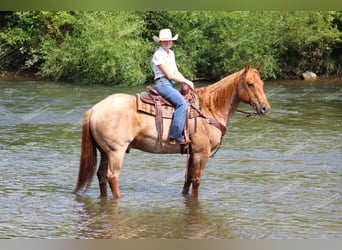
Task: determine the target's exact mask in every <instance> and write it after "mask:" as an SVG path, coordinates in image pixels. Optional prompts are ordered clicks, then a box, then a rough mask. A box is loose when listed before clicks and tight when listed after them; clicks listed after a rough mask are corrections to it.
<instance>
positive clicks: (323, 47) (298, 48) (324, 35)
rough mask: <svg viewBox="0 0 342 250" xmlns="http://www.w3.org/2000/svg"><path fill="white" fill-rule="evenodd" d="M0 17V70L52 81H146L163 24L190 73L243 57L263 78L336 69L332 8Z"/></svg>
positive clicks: (227, 67) (218, 71)
mask: <svg viewBox="0 0 342 250" xmlns="http://www.w3.org/2000/svg"><path fill="white" fill-rule="evenodd" d="M0 23H1V27H0V70H4V69H7V70H29V71H32V72H35V73H37V74H39V75H41V76H42V77H44V78H50V79H54V80H66V81H72V82H82V83H89V84H90V83H100V84H113V85H114V84H115V85H131V86H132V85H141V84H144V83H146V82H149V81H151V80H152V71H151V68H150V60H151V56H152V54H153V52H154V50H155V49H156V47H157V46H156V45H155V44H154V42H153V40H152V36H153V35H158V32H159V30H160V29H162V28H170V29H171V30H172V32H173V33H174V34H176V33H178V34H179V39H178V41H177V42H175V43H174V48H173V49H174V51H175V53H176V57H177V58H176V59H177V63H178V66H179V68H180V71H181V72H182V73H183V74H184V75H185V76H187V77H189V78H191V79H196V78H209V79H219V78H221V77H224V76H226V75H228V74H230V73H233V72H235V71H238V70H240V69H242V68H243V67H244V65H245V64H246V63H247V62H248V61H251V62H252V64H254V65H256V64H258V63H259V62H262V63H263V65H264V66H263V71H262V73H263V76H264V78H265V79H272V78H273V79H274V78H287V77H295V76H296V75H298V74H299V73H300V72H302V71H305V70H311V71H314V72H316V73H317V74H319V75H340V74H341V61H342V58H341V54H342V53H341V52H342V46H341V44H342V43H341V30H342V14H341V12H337V11H306V12H301V11H297V12H289V11H280V12H279V11H256V12H251V11H234V12H224V11H215V12H211V11H191V12H184V11H147V12H132V11H131V12H127V11H125V12H109V11H97V12H95V11H92V12H71V11H57V12H56V11H29V12H0Z"/></svg>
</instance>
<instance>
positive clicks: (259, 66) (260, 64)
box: [255, 63, 262, 71]
mask: <svg viewBox="0 0 342 250" xmlns="http://www.w3.org/2000/svg"><path fill="white" fill-rule="evenodd" d="M261 68H262V63H259V65H258V66H256V68H255V69H256V70H257V71H260V69H261Z"/></svg>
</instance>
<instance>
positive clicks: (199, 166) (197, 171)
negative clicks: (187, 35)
mask: <svg viewBox="0 0 342 250" xmlns="http://www.w3.org/2000/svg"><path fill="white" fill-rule="evenodd" d="M208 159H209V154H204V155H203V154H202V155H201V154H196V155H194V157H193V168H192V169H191V170H192V171H191V184H192V192H191V196H192V197H194V198H198V193H199V186H200V183H201V175H202V172H203V170H204V167H205V165H206V164H207V162H208Z"/></svg>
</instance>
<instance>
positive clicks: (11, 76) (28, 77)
mask: <svg viewBox="0 0 342 250" xmlns="http://www.w3.org/2000/svg"><path fill="white" fill-rule="evenodd" d="M44 80H48V79H43V78H41V77H39V76H37V75H35V74H34V73H29V72H8V71H2V72H0V81H44ZM286 80H295V81H303V82H305V80H303V78H301V77H297V78H283V79H282V78H279V79H275V80H270V81H286ZM320 80H323V81H324V80H326V81H333V80H338V81H339V80H342V77H341V76H336V75H334V76H324V77H322V76H318V77H317V79H316V81H320ZM195 81H208V80H207V79H204V78H201V79H196V80H195ZM267 81H268V80H267Z"/></svg>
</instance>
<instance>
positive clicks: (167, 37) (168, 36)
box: [153, 29, 178, 43]
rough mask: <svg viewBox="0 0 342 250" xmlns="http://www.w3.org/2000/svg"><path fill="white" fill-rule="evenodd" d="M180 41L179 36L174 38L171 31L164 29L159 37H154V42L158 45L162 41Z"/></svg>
mask: <svg viewBox="0 0 342 250" xmlns="http://www.w3.org/2000/svg"><path fill="white" fill-rule="evenodd" d="M177 39H178V34H177V35H175V36H174V37H172V33H171V30H170V29H162V30H160V31H159V37H157V36H153V40H154V41H155V42H156V43H159V42H161V41H175V40H177Z"/></svg>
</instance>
